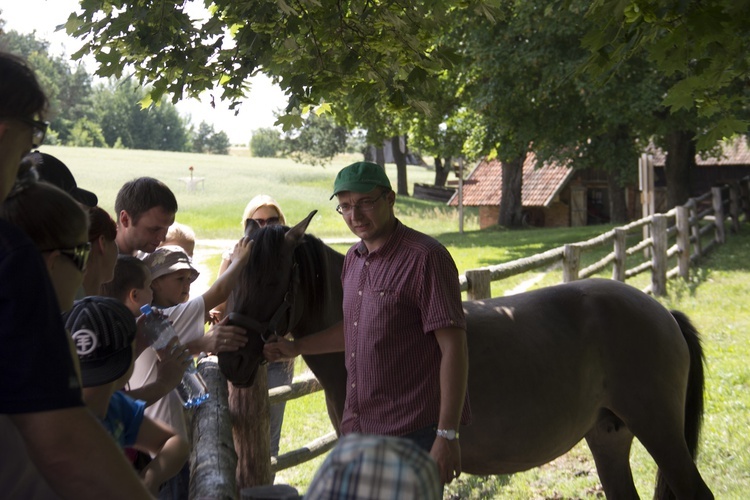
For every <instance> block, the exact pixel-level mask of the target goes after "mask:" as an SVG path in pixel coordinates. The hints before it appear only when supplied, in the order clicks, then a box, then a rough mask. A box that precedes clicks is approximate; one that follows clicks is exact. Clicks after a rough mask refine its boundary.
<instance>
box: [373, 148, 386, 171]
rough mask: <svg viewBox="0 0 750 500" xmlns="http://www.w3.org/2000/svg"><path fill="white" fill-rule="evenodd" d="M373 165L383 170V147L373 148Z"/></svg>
mask: <svg viewBox="0 0 750 500" xmlns="http://www.w3.org/2000/svg"><path fill="white" fill-rule="evenodd" d="M375 163H377V164H378V165H380V166H381V167H383V168H385V151H383V145H382V144H381V145H380V146H375Z"/></svg>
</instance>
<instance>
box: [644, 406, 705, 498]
mask: <svg viewBox="0 0 750 500" xmlns="http://www.w3.org/2000/svg"><path fill="white" fill-rule="evenodd" d="M665 427H666V426H665V425H659V424H658V423H656V422H651V423H649V422H648V421H644V425H643V428H640V427H639V428H634V429H633V432H634V434H635V436H636V437H637V438H638V440H639V441H640V442H641V444H643V446H644V448H646V450H647V451H648V452H649V454H650V455H651V457H652V458H653V459H654V461H655V462H656V465H657V467H659V472H660V473H661V476H662V478H663V480H664V481H665V482H666V484H667V485H668V486H669V488H659V490H661V491H657V492H656V498H680V499H681V498H686V499H687V498H689V499H704V498H705V499H711V498H713V497H714V496H713V494H712V493H711V490H709V489H708V486H707V485H706V483H705V482H704V481H703V478H702V477H701V475H700V472H698V468H697V467H696V465H695V462H694V461H693V457H692V456H691V454H690V451H689V450H688V447H687V443H686V442H685V436H684V435H683V433H682V428H681V427H678V426H676V425H675V426H673V427H671V428H665ZM669 490H671V491H669Z"/></svg>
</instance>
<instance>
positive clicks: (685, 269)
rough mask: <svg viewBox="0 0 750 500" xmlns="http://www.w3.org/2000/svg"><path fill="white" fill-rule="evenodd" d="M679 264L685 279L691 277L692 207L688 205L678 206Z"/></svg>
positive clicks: (676, 217)
mask: <svg viewBox="0 0 750 500" xmlns="http://www.w3.org/2000/svg"><path fill="white" fill-rule="evenodd" d="M675 221H676V222H675V223H676V225H677V266H678V268H679V272H680V276H681V277H682V278H683V279H684V280H686V281H687V280H688V279H690V209H689V208H688V207H687V205H682V206H679V207H677V213H676V214H675Z"/></svg>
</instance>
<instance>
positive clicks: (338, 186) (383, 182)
mask: <svg viewBox="0 0 750 500" xmlns="http://www.w3.org/2000/svg"><path fill="white" fill-rule="evenodd" d="M378 186H381V187H385V188H388V189H391V181H389V180H388V176H387V175H385V169H384V168H383V167H381V166H380V165H378V164H377V163H372V162H370V161H358V162H357V163H352V164H351V165H349V166H348V167H344V168H342V169H341V171H340V172H339V173H338V175H337V176H336V180H335V181H334V182H333V194H332V195H331V197H330V198H329V200H330V199H333V197H334V196H336V195H337V194H339V193H341V192H344V191H354V192H355V193H367V192H369V191H372V190H373V189H375V188H376V187H378Z"/></svg>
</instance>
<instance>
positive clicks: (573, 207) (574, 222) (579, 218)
mask: <svg viewBox="0 0 750 500" xmlns="http://www.w3.org/2000/svg"><path fill="white" fill-rule="evenodd" d="M587 212H588V210H587V207H586V188H585V187H584V186H571V187H570V225H571V226H573V227H576V226H585V225H586V216H587Z"/></svg>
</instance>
